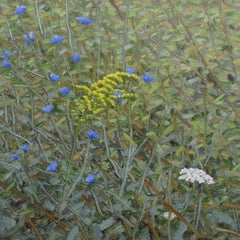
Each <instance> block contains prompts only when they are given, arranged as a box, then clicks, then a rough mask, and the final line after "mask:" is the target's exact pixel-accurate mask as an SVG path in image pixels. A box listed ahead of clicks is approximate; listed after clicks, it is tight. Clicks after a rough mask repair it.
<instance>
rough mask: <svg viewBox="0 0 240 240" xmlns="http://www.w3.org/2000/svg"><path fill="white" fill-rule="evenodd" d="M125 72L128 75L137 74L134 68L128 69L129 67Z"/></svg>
mask: <svg viewBox="0 0 240 240" xmlns="http://www.w3.org/2000/svg"><path fill="white" fill-rule="evenodd" d="M125 71H126V73H129V74H133V73H136V72H137V70H136V69H135V68H130V67H128V68H126V70H125Z"/></svg>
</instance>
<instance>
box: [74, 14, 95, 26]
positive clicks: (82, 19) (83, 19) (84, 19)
mask: <svg viewBox="0 0 240 240" xmlns="http://www.w3.org/2000/svg"><path fill="white" fill-rule="evenodd" d="M76 20H77V21H78V22H80V23H81V24H82V25H88V24H91V23H92V19H90V18H87V17H86V16H82V17H77V18H76Z"/></svg>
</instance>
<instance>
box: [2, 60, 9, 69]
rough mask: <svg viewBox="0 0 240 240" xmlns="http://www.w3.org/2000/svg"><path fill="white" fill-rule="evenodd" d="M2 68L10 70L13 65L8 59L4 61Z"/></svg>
mask: <svg viewBox="0 0 240 240" xmlns="http://www.w3.org/2000/svg"><path fill="white" fill-rule="evenodd" d="M2 67H4V68H10V67H11V64H10V62H9V61H8V60H7V59H3V61H2Z"/></svg>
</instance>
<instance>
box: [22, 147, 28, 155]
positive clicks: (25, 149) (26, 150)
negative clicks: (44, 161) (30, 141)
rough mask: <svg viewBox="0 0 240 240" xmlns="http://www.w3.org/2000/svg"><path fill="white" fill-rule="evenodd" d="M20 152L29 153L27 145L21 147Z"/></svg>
mask: <svg viewBox="0 0 240 240" xmlns="http://www.w3.org/2000/svg"><path fill="white" fill-rule="evenodd" d="M22 151H23V152H25V153H26V152H28V151H29V147H28V145H23V146H22Z"/></svg>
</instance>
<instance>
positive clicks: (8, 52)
mask: <svg viewBox="0 0 240 240" xmlns="http://www.w3.org/2000/svg"><path fill="white" fill-rule="evenodd" d="M4 54H5V56H6V57H10V56H11V55H12V52H11V51H9V50H5V51H4Z"/></svg>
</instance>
